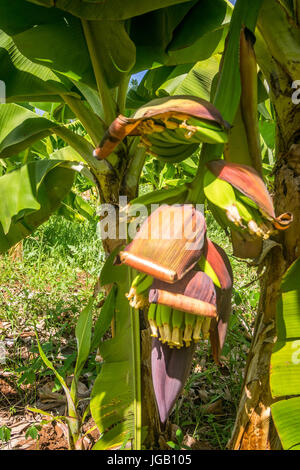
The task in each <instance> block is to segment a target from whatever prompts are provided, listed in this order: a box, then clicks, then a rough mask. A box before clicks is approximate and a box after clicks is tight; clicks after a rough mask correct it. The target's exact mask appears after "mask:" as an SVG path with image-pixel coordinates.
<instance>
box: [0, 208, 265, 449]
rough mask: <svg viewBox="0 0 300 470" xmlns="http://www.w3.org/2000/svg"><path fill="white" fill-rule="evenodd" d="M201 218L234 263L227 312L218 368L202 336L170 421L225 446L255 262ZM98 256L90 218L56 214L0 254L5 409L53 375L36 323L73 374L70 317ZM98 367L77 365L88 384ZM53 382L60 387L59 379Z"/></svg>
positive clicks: (19, 404)
mask: <svg viewBox="0 0 300 470" xmlns="http://www.w3.org/2000/svg"><path fill="white" fill-rule="evenodd" d="M207 225H208V235H209V237H210V238H211V239H212V240H213V241H215V242H217V243H218V244H220V245H221V246H222V247H223V248H224V249H225V250H226V252H227V253H228V254H229V257H230V261H231V263H232V267H233V271H234V278H235V284H234V293H233V315H232V317H231V322H230V328H229V333H228V336H227V340H226V344H225V347H224V349H223V353H222V354H223V357H222V367H221V368H218V367H217V366H216V365H215V364H214V363H213V361H212V359H211V357H210V346H209V344H208V342H203V343H200V344H199V346H198V348H197V351H196V354H195V358H194V363H193V369H192V372H191V375H190V377H189V380H188V382H187V385H186V387H185V390H184V393H183V394H182V397H181V398H180V399H179V400H178V402H177V404H176V407H175V410H174V411H173V414H172V415H171V421H172V422H173V423H174V424H176V425H177V426H179V427H180V429H182V432H183V434H184V435H186V436H189V437H190V439H192V440H193V442H194V441H196V442H199V441H200V442H201V443H204V444H205V445H206V446H207V447H208V448H213V449H224V448H225V446H226V443H227V441H228V439H229V437H230V433H231V430H232V427H233V423H234V418H235V414H236V409H237V405H238V400H239V395H240V391H241V383H242V379H243V369H244V365H245V361H246V357H247V353H248V350H249V346H250V340H251V334H252V330H253V323H254V316H255V309H256V306H257V302H258V283H257V282H256V270H255V268H254V267H251V266H249V265H248V264H247V263H244V262H241V261H238V260H236V259H235V258H234V257H233V256H232V250H231V245H230V243H229V240H228V239H227V238H226V237H225V235H224V232H223V231H222V230H221V229H220V228H219V227H218V226H217V224H216V223H215V221H214V220H213V218H212V217H211V216H210V214H207ZM103 261H104V254H103V251H102V249H101V243H100V241H99V239H98V238H97V235H96V227H95V225H94V224H92V223H81V224H78V223H75V222H70V221H67V220H65V219H63V218H61V217H59V216H53V217H52V218H51V219H50V220H49V221H48V222H47V223H46V224H44V225H43V226H42V227H41V228H40V229H39V230H37V231H36V232H35V233H34V235H33V236H31V237H29V238H28V239H26V240H25V241H24V244H23V254H22V256H21V257H20V256H16V252H15V253H10V254H7V255H5V256H3V257H1V258H0V285H1V287H0V341H1V340H2V341H4V343H5V347H6V349H7V353H8V354H7V357H6V364H5V365H4V366H3V368H2V373H4V377H5V380H6V381H8V383H9V384H10V385H11V387H12V389H13V390H14V391H15V395H10V394H7V395H6V396H5V397H4V396H3V394H1V393H0V408H1V409H5V410H6V412H7V413H8V414H9V415H10V416H13V415H15V414H17V413H21V412H22V410H24V406H26V405H28V404H32V403H33V402H34V401H35V400H36V398H37V395H38V391H39V388H40V387H41V386H42V385H43V384H45V383H46V382H47V381H49V375H51V371H49V370H47V369H46V368H45V366H44V365H43V363H42V360H41V358H40V357H39V355H38V353H37V347H36V341H35V338H34V325H35V326H36V328H37V330H38V335H39V337H40V340H41V342H42V343H43V349H44V351H45V352H46V354H47V356H48V357H49V359H50V360H52V361H54V363H55V365H56V367H57V369H58V370H59V372H60V373H62V374H63V375H64V376H68V374H70V373H71V371H72V369H73V367H72V366H73V365H74V360H75V351H76V343H75V337H74V329H75V325H76V321H77V318H78V314H79V313H80V311H81V310H82V308H83V307H84V306H85V305H86V304H87V301H88V298H89V296H90V295H91V293H92V291H93V287H94V285H95V282H96V280H97V277H98V275H99V273H100V270H101V267H102V265H103ZM96 369H97V365H96V363H95V359H94V358H91V359H90V360H89V361H88V363H87V365H86V368H85V369H84V371H83V375H85V377H86V384H87V386H89V385H90V384H91V382H92V381H93V379H94V377H95V375H96ZM0 377H1V374H0ZM0 380H1V379H0ZM55 387H56V390H58V389H59V387H58V384H56V385H55ZM55 387H54V390H55Z"/></svg>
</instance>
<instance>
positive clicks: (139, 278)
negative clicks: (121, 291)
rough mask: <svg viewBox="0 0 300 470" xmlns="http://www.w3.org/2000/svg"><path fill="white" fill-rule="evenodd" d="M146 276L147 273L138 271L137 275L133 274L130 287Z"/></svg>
mask: <svg viewBox="0 0 300 470" xmlns="http://www.w3.org/2000/svg"><path fill="white" fill-rule="evenodd" d="M146 276H147V274H145V273H138V274H137V276H135V278H134V279H133V281H132V283H131V287H136V286H137V285H138V284H140V283H141V282H142V281H143V280H144V279H145V277H146Z"/></svg>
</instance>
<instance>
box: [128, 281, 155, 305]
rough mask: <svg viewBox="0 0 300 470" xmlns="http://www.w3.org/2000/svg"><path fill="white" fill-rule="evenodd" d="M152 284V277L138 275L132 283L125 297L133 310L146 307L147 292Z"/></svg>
mask: <svg viewBox="0 0 300 470" xmlns="http://www.w3.org/2000/svg"><path fill="white" fill-rule="evenodd" d="M152 283H153V277H151V276H147V274H144V273H139V274H138V275H137V276H136V277H135V278H134V280H133V281H132V284H131V287H130V290H129V292H128V294H126V297H127V299H128V301H129V304H130V305H131V307H133V308H136V309H138V308H144V307H146V306H147V305H148V303H149V302H148V292H149V289H150V287H151V285H152Z"/></svg>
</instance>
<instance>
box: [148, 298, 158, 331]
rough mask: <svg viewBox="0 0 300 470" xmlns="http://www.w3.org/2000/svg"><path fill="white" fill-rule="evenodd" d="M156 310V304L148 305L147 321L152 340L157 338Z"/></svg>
mask: <svg viewBox="0 0 300 470" xmlns="http://www.w3.org/2000/svg"><path fill="white" fill-rule="evenodd" d="M156 309H157V304H150V307H149V310H148V321H149V325H150V329H151V336H153V337H154V338H157V337H158V331H157V323H156Z"/></svg>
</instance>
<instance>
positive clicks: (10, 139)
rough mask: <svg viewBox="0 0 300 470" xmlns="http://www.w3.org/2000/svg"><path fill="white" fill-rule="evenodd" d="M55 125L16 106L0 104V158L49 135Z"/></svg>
mask: <svg viewBox="0 0 300 470" xmlns="http://www.w3.org/2000/svg"><path fill="white" fill-rule="evenodd" d="M55 126H56V124H55V123H54V122H52V121H50V120H49V119H46V118H44V117H41V116H39V115H38V114H36V113H34V112H33V111H30V110H28V109H26V108H24V107H23V106H20V105H17V104H0V158H6V157H10V156H12V155H15V154H17V153H19V152H20V151H22V150H24V149H25V148H27V147H30V145H31V144H32V143H33V142H35V141H37V140H40V139H43V138H44V137H47V136H48V135H50V134H51V133H52V132H53V131H52V130H53V128H54V127H55Z"/></svg>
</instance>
